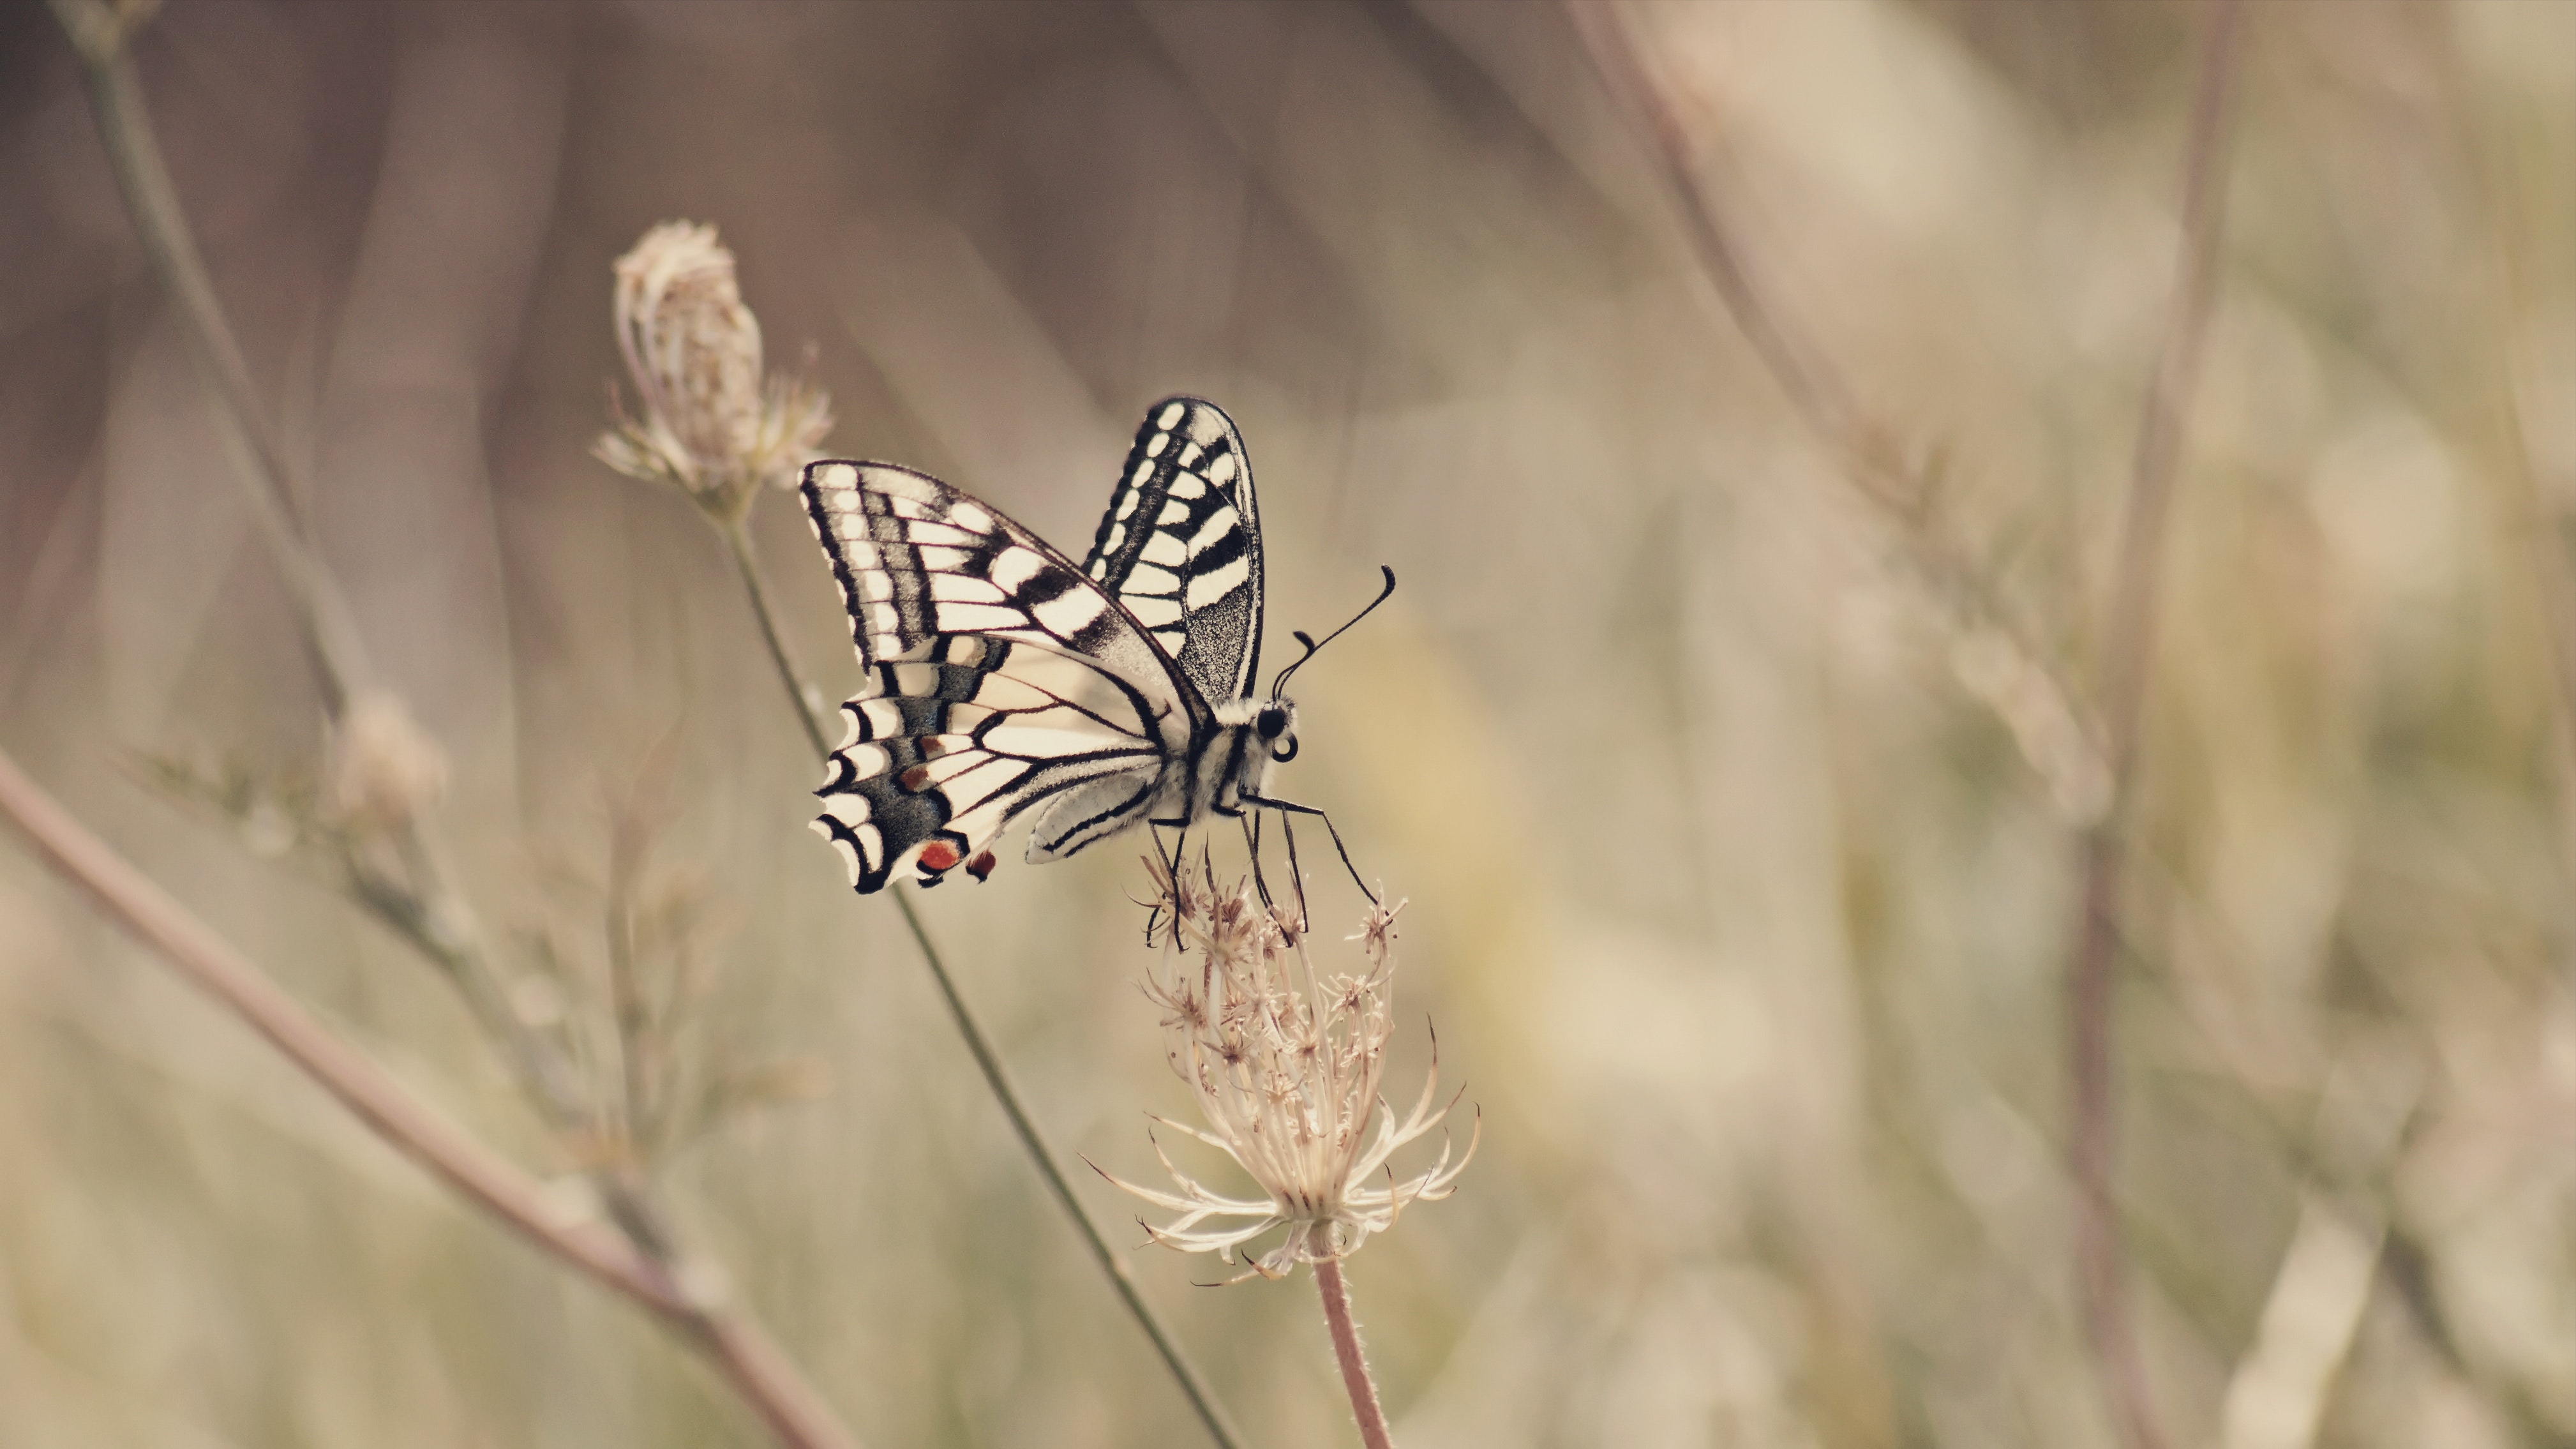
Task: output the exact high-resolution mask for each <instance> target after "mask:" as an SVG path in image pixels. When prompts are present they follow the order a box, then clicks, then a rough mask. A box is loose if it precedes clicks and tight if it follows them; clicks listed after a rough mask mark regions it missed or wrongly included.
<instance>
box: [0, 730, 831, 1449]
mask: <svg viewBox="0 0 2576 1449" xmlns="http://www.w3.org/2000/svg"><path fill="white" fill-rule="evenodd" d="M0 815H5V816H7V817H8V818H9V819H10V820H11V821H12V822H14V823H15V824H16V825H17V826H18V828H19V829H20V830H22V831H24V832H25V833H26V836H27V838H28V840H29V841H30V842H31V843H32V844H33V845H34V846H35V847H36V850H37V853H38V854H40V855H42V856H43V857H44V859H45V863H46V864H48V865H50V866H51V867H53V869H54V870H55V871H56V872H57V873H59V874H60V875H62V876H63V877H64V878H65V879H66V880H68V881H70V882H71V883H72V884H73V885H75V886H78V887H80V889H81V890H82V891H83V892H85V893H86V894H87V895H88V896H89V898H90V900H91V901H92V903H93V904H95V905H96V906H98V907H99V909H100V910H101V911H103V912H104V913H105V914H106V915H107V916H108V918H109V919H110V920H112V921H114V922H115V923H116V924H117V925H118V926H120V927H122V928H123V929H124V930H125V931H126V932H127V933H128V934H130V935H132V936H133V937H134V938H135V939H136V940H137V941H140V942H141V943H142V944H143V945H145V946H147V947H149V948H150V949H151V950H153V951H154V952H155V953H157V954H158V955H160V957H161V958H162V959H163V960H165V961H167V962H169V963H170V964H171V966H173V967H175V968H176V969H177V970H178V972H179V974H180V975H182V976H184V977H186V978H187V979H188V981H189V982H190V983H191V984H193V985H195V986H196V987H197V988H198V989H200V990H202V991H204V992H205V993H206V994H207V995H209V996H211V997H213V998H214V999H215V1000H216V1001H217V1002H219V1003H221V1004H222V1005H223V1006H224V1007H225V1008H227V1009H228V1010H230V1011H231V1012H232V1013H233V1014H234V1015H235V1016H237V1017H240V1018H241V1019H242V1021H243V1022H245V1023H246V1024H248V1025H249V1026H250V1028H251V1029H252V1030H254V1031H256V1032H258V1033H259V1034H260V1035H261V1036H262V1037H264V1038H266V1039H267V1041H268V1043H269V1044H270V1045H271V1046H273V1047H275V1048H277V1050H278V1052H279V1053H280V1054H281V1055H283V1056H284V1057H285V1058H286V1059H287V1060H288V1061H290V1062H293V1063H294V1064H295V1066H296V1067H297V1068H298V1069H299V1070H301V1071H302V1072H303V1073H304V1074H305V1075H306V1076H307V1077H310V1078H311V1079H312V1080H313V1081H314V1083H315V1084H316V1085H318V1086H320V1087H321V1088H322V1089H323V1090H324V1091H326V1092H328V1093H330V1094H331V1095H332V1096H333V1097H334V1098H336V1099H338V1101H339V1102H340V1104H341V1105H342V1106H344V1107H346V1108H348V1109H349V1110H350V1111H351V1112H352V1113H354V1114H356V1116H357V1117H358V1119H359V1120H360V1121H361V1122H363V1123H365V1124H366V1126H367V1128H368V1130H370V1131H371V1132H373V1133H374V1134H375V1135H376V1136H377V1137H379V1138H381V1139H382V1140H383V1141H384V1142H385V1143H386V1144H387V1145H389V1146H391V1147H392V1148H393V1149H394V1150H395V1151H397V1152H400V1153H401V1154H403V1155H404V1156H405V1157H408V1158H410V1159H411V1160H412V1161H413V1162H414V1163H416V1164H418V1165H419V1166H420V1167H421V1168H422V1169H423V1170H424V1171H426V1172H428V1173H429V1174H430V1176H432V1177H434V1178H436V1179H438V1180H439V1181H440V1182H441V1183H443V1184H445V1185H446V1186H447V1187H448V1188H449V1189H450V1190H452V1191H454V1192H455V1193H457V1194H458V1195H459V1196H461V1197H463V1198H465V1199H466V1200H467V1201H469V1202H471V1203H473V1204H475V1205H476V1206H477V1207H480V1208H481V1209H482V1210H483V1211H485V1212H486V1213H489V1214H490V1215H491V1216H492V1217H494V1218H496V1219H498V1220H499V1221H500V1223H501V1225H502V1226H504V1227H506V1228H508V1229H509V1230H510V1231H512V1232H514V1233H516V1234H518V1235H519V1236H520V1237H521V1238H523V1239H525V1240H526V1241H527V1242H529V1243H530V1244H532V1245H533V1246H535V1247H536V1248H537V1249H539V1250H540V1251H542V1252H545V1253H547V1254H550V1255H552V1256H553V1257H555V1258H557V1259H560V1260H561V1261H563V1262H564V1263H566V1264H568V1265H570V1266H571V1267H573V1268H575V1269H578V1270H579V1271H581V1272H583V1273H585V1274H587V1275H589V1276H590V1277H591V1278H593V1279H595V1280H597V1281H598V1282H600V1283H601V1284H603V1285H605V1286H607V1287H608V1288H610V1289H613V1290H615V1291H616V1292H618V1293H621V1294H623V1295H625V1296H626V1297H627V1298H628V1299H630V1300H632V1301H633V1302H634V1303H635V1304H636V1305H637V1306H639V1307H641V1308H643V1309H645V1310H647V1311H648V1312H650V1313H652V1314H653V1315H654V1316H655V1317H657V1318H659V1319H660V1320H662V1322H663V1323H664V1324H665V1325H667V1326H668V1327H669V1328H671V1329H672V1330H673V1331H674V1332H676V1333H678V1334H679V1335H680V1336H681V1337H682V1338H683V1339H685V1340H686V1341H687V1342H688V1343H689V1344H690V1346H691V1347H693V1348H695V1349H696V1350H697V1351H698V1352H700V1353H702V1354H704V1355H706V1357H707V1358H708V1359H709V1360H710V1361H711V1362H713V1363H714V1364H715V1365H716V1367H717V1369H718V1370H719V1371H720V1372H721V1373H722V1374H723V1375H724V1377H725V1378H726V1380H727V1381H728V1382H729V1383H731V1384H732V1385H733V1387H734V1389H735V1391H736V1392H738V1393H739V1394H741V1395H742V1397H743V1398H744V1399H745V1400H746V1401H747V1402H748V1403H750V1405H751V1406H752V1407H753V1408H754V1409H755V1410H756V1411H757V1412H758V1413H759V1414H760V1416H761V1418H762V1420H763V1421H764V1422H766V1423H767V1424H768V1425H769V1427H770V1429H771V1430H772V1432H773V1433H775V1434H776V1435H777V1437H778V1439H779V1441H780V1442H781V1443H783V1444H787V1445H790V1446H792V1449H854V1446H855V1444H856V1441H855V1440H853V1439H851V1438H850V1436H849V1435H848V1434H847V1433H846V1432H845V1431H843V1430H842V1429H841V1428H840V1426H839V1425H838V1424H837V1423H836V1422H834V1420H833V1418H832V1414H831V1411H830V1410H829V1409H828V1408H827V1407H826V1406H825V1405H824V1404H823V1403H822V1401H821V1400H820V1399H819V1398H818V1397H817V1396H816V1395H815V1394H814V1392H813V1390H812V1389H811V1387H809V1386H808V1385H806V1384H805V1382H804V1381H803V1380H802V1379H801V1378H799V1377H798V1376H797V1374H796V1372H795V1369H794V1368H793V1366H792V1365H790V1364H789V1363H788V1362H787V1360H786V1358H785V1357H784V1356H783V1355H782V1354H781V1353H780V1352H779V1351H778V1347H777V1345H776V1344H775V1343H773V1342H771V1341H770V1339H769V1337H768V1335H767V1334H765V1333H763V1332H762V1331H761V1329H760V1326H759V1325H758V1324H757V1323H755V1322H753V1321H752V1320H750V1319H749V1318H746V1317H744V1316H743V1315H741V1314H740V1313H738V1312H736V1311H735V1310H734V1309H733V1308H732V1307H731V1305H730V1304H729V1303H728V1302H727V1301H726V1299H725V1296H724V1295H723V1294H722V1293H721V1292H715V1291H710V1290H709V1289H707V1288H705V1287H703V1286H697V1285H698V1284H699V1283H700V1281H701V1280H704V1279H706V1278H708V1277H709V1276H710V1275H709V1274H707V1273H706V1272H705V1271H704V1270H693V1269H691V1268H687V1267H683V1266H680V1265H679V1262H678V1260H677V1258H676V1255H674V1254H672V1253H671V1252H670V1251H669V1250H668V1248H667V1237H668V1235H667V1234H664V1233H661V1232H660V1231H659V1228H658V1224H656V1225H655V1226H654V1227H653V1228H652V1229H651V1231H650V1232H649V1233H648V1234H638V1233H637V1232H635V1230H634V1229H632V1228H629V1230H628V1231H627V1232H626V1233H624V1234H620V1233H614V1232H609V1231H607V1230H606V1229H605V1228H604V1227H603V1226H602V1225H600V1224H599V1223H598V1222H597V1221H596V1220H580V1219H573V1218H569V1217H568V1216H567V1214H566V1213H565V1212H564V1210H563V1207H562V1205H561V1204H560V1203H558V1202H556V1201H553V1200H551V1198H550V1196H549V1194H548V1192H547V1190H546V1188H545V1187H544V1185H543V1184H541V1183H539V1182H538V1181H536V1179H534V1178H532V1177H530V1176H529V1175H528V1174H527V1173H525V1172H523V1171H521V1170H520V1169H519V1168H518V1167H517V1166H515V1165H513V1164H512V1163H511V1162H509V1161H508V1160H507V1159H506V1158H503V1157H501V1156H500V1155H499V1154H497V1153H495V1152H493V1151H492V1150H491V1149H489V1148H487V1147H485V1146H484V1145H483V1144H482V1143H480V1142H477V1141H476V1140H474V1138H472V1137H471V1136H469V1135H467V1134H466V1133H464V1132H462V1131H460V1130H459V1129H458V1128H457V1127H456V1126H455V1124H453V1123H451V1122H449V1121H448V1120H447V1119H446V1118H444V1117H441V1116H440V1115H439V1114H438V1113H437V1112H436V1111H435V1110H433V1109H432V1108H431V1107H430V1106H429V1105H428V1104H427V1103H425V1102H423V1101H422V1100H421V1099H420V1098H419V1097H418V1096H417V1095H415V1094H414V1093H413V1092H412V1091H411V1090H410V1089H409V1088H407V1087H405V1086H403V1085H402V1083H401V1082H400V1081H398V1080H397V1079H395V1078H394V1077H393V1076H391V1075H390V1074H388V1073H386V1072H385V1071H384V1069H382V1068H381V1067H379V1066H377V1065H376V1064H375V1063H374V1062H373V1061H370V1060H369V1059H368V1058H367V1057H366V1056H365V1055H364V1054H363V1053H361V1052H359V1051H357V1050H356V1049H355V1048H353V1047H351V1046H350V1045H349V1044H348V1043H347V1042H345V1041H343V1040H341V1039H340V1037H339V1036H337V1035H336V1034H334V1033H333V1032H332V1031H331V1030H330V1028H328V1027H326V1026H324V1025H323V1024H322V1023H320V1022H318V1021H316V1020H314V1019H313V1017H312V1016H310V1015H308V1014H307V1013H306V1012H305V1010H304V1008H303V1007H302V1006H300V1005H298V1004H297V1003H296V1001H295V998H293V997H292V996H289V995H288V994H287V993H286V992H284V991H282V990H280V989H279V988H278V986H277V983H276V982H275V981H274V980H273V979H271V978H270V977H269V975H268V974H267V973H266V972H263V971H261V970H260V969H259V967H257V966H256V965H254V964H252V963H251V961H250V960H249V959H248V958H246V957H244V956H243V955H242V954H241V953H240V952H238V951H236V950H235V949H234V948H233V947H232V945H231V944H230V943H229V942H227V941H225V940H224V939H223V938H222V937H221V936H219V935H217V934H216V933H215V932H214V930H213V929H212V928H210V927H208V926H207V925H206V924H205V923H204V922H202V921H200V920H198V919H197V918H196V917H195V916H194V915H192V914H190V913H189V911H188V909H187V908H186V907H185V906H182V905H181V904H179V902H178V901H176V900H174V899H172V898H171V897H170V895H169V894H168V893H167V892H165V891H163V890H162V889H161V888H160V887H159V886H157V885H155V884H153V882H152V880H151V879H150V878H149V877H147V876H145V875H144V874H143V873H142V872H141V871H139V870H137V869H135V867H134V866H133V865H132V863H130V862H128V861H127V860H125V859H124V857H122V856H120V855H118V854H117V853H116V851H115V850H114V849H113V848H112V847H110V846H109V845H108V844H107V843H106V842H105V841H102V840H100V839H99V838H98V837H97V836H95V835H92V834H91V833H90V832H89V831H88V830H87V829H85V828H84V827H83V826H82V825H81V824H80V822H79V821H77V820H75V819H73V818H72V816H71V814H70V812H68V811H66V810H64V809H63V807H62V806H61V805H60V804H59V803H58V802H56V801H55V800H54V799H53V798H52V797H50V796H48V795H47V794H45V793H44V791H42V790H41V789H39V788H38V787H37V786H36V785H35V783H34V782H33V781H31V780H29V779H28V778H27V776H26V775H25V774H24V773H22V772H21V771H20V770H19V768H18V766H17V762H16V761H14V760H12V759H10V758H9V756H8V755H7V754H6V753H5V752H0ZM620 1196H625V1195H624V1194H621V1195H620Z"/></svg>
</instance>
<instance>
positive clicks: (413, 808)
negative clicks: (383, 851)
mask: <svg viewBox="0 0 2576 1449" xmlns="http://www.w3.org/2000/svg"><path fill="white" fill-rule="evenodd" d="M446 792H447V752H446V751H444V750H442V749H440V748H439V747H438V741H436V740H434V739H432V738H430V735H429V731H427V730H425V729H422V728H421V727H420V722H419V721H418V720H415V719H413V718H412V715H411V707H410V706H409V705H406V704H404V703H403V701H402V696H400V695H398V694H392V693H388V692H386V691H384V690H371V691H368V692H366V693H364V694H360V695H358V696H356V697H355V698H353V699H351V700H350V701H349V707H348V709H346V710H345V711H343V712H342V713H341V716H340V722H339V726H338V728H336V729H335V730H334V731H333V732H332V738H331V783H330V800H331V811H332V814H333V815H335V816H336V817H337V818H338V819H339V820H340V821H342V822H343V823H344V824H346V825H348V826H350V827H352V828H354V829H358V830H383V829H388V828H391V827H393V826H397V825H400V824H402V823H403V822H404V821H406V820H409V819H410V818H411V817H412V816H414V815H416V814H418V813H420V811H422V810H423V809H426V808H427V807H429V806H430V805H433V804H436V803H437V801H438V798H439V797H440V796H441V795H443V794H445V793H446Z"/></svg>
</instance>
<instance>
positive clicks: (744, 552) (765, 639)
mask: <svg viewBox="0 0 2576 1449" xmlns="http://www.w3.org/2000/svg"><path fill="white" fill-rule="evenodd" d="M748 516H749V510H745V511H744V512H743V513H740V514H736V515H735V516H734V517H733V518H731V519H729V520H720V521H717V523H716V532H718V533H720V534H722V535H724V541H725V550H726V552H728V553H730V554H732V555H733V567H734V572H735V573H736V574H739V575H740V576H741V578H742V589H743V592H744V593H745V594H747V595H749V596H750V598H751V615H752V618H753V619H754V620H756V621H758V623H759V624H760V642H761V643H763V644H766V645H768V646H769V662H770V663H771V664H772V665H773V666H775V667H776V668H777V670H778V682H779V683H780V684H782V685H785V686H786V688H787V699H788V702H789V703H790V704H792V705H794V706H795V709H796V723H797V724H798V725H799V726H801V727H802V728H803V729H804V731H805V742H806V743H807V744H809V745H812V746H813V747H814V753H815V754H817V755H828V754H830V753H831V752H832V740H831V736H830V735H828V734H826V733H824V730H823V722H822V721H821V720H820V719H817V718H816V717H815V715H814V704H813V697H812V696H811V695H809V694H807V693H806V686H805V676H804V674H803V673H802V672H801V671H799V670H798V669H797V667H796V660H795V659H794V657H793V656H791V655H789V654H788V652H787V636H786V635H784V634H781V633H779V632H778V610H777V607H776V606H775V605H773V604H771V603H770V602H769V584H768V582H767V581H766V580H765V579H763V578H762V577H761V572H760V559H759V558H758V556H756V555H755V554H753V553H752V551H751V530H750V529H749V528H747V527H745V526H744V520H745V518H747V517H748Z"/></svg>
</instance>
